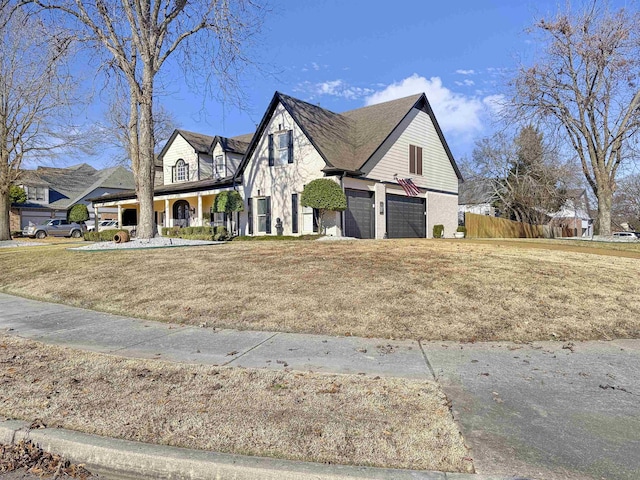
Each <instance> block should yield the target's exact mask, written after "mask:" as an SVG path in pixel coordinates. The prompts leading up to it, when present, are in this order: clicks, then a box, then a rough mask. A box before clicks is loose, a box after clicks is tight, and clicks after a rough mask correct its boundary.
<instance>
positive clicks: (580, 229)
mask: <svg viewBox="0 0 640 480" xmlns="http://www.w3.org/2000/svg"><path fill="white" fill-rule="evenodd" d="M566 197H567V199H566V200H565V202H564V204H563V205H562V208H561V209H560V210H558V211H557V212H554V213H550V214H549V217H551V220H550V222H549V225H551V226H552V227H556V228H562V232H563V233H562V236H570V237H591V236H592V235H593V219H592V218H591V216H590V215H589V199H588V198H587V192H586V190H584V189H574V190H568V191H567V193H566Z"/></svg>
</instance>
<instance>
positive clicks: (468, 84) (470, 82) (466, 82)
mask: <svg viewBox="0 0 640 480" xmlns="http://www.w3.org/2000/svg"><path fill="white" fill-rule="evenodd" d="M475 84H476V82H474V81H473V80H469V79H466V80H463V81H461V82H456V85H458V86H459V87H473V86H474V85H475Z"/></svg>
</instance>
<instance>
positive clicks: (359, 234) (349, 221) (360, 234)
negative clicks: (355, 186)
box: [344, 190, 375, 238]
mask: <svg viewBox="0 0 640 480" xmlns="http://www.w3.org/2000/svg"><path fill="white" fill-rule="evenodd" d="M344 193H345V194H346V196H347V210H346V211H345V212H344V231H345V235H346V236H347V237H356V238H374V236H375V231H374V226H373V219H374V213H375V212H374V210H373V192H367V191H363V190H345V192H344Z"/></svg>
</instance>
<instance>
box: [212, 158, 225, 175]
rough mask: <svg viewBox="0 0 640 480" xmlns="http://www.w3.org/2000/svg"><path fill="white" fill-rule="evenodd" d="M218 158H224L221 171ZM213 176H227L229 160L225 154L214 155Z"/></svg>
mask: <svg viewBox="0 0 640 480" xmlns="http://www.w3.org/2000/svg"><path fill="white" fill-rule="evenodd" d="M218 159H221V160H222V162H221V164H222V171H221V172H218ZM213 176H214V177H215V178H224V177H226V176H227V162H226V159H225V156H224V155H216V156H215V157H213Z"/></svg>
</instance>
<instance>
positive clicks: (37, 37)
mask: <svg viewBox="0 0 640 480" xmlns="http://www.w3.org/2000/svg"><path fill="white" fill-rule="evenodd" d="M0 35H1V37H2V41H1V42H0V240H8V239H10V238H11V232H10V225H9V211H10V208H11V200H10V190H11V186H12V185H14V184H17V183H18V182H19V181H20V177H21V175H22V166H23V162H24V161H25V160H28V159H33V158H34V157H42V156H47V155H51V154H52V153H53V152H55V151H56V150H61V149H66V148H68V147H69V146H70V145H71V143H73V142H72V141H71V140H72V137H73V136H74V132H73V131H72V129H71V128H69V126H68V125H67V124H66V122H64V115H63V111H64V109H65V107H66V106H68V105H70V102H71V101H72V100H71V99H70V96H69V93H70V91H71V90H72V89H73V87H74V84H73V82H72V80H71V79H70V77H69V76H68V75H67V74H66V71H65V69H64V65H65V61H66V59H67V56H68V54H69V52H70V48H71V45H72V37H71V36H69V35H68V34H67V33H65V32H57V33H54V32H52V31H51V30H50V29H49V28H47V27H46V26H45V25H44V24H42V23H41V22H39V21H38V20H37V19H34V18H29V17H27V16H26V15H24V14H23V13H22V12H20V11H12V10H10V6H9V5H7V4H5V5H3V8H1V9H0Z"/></svg>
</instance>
